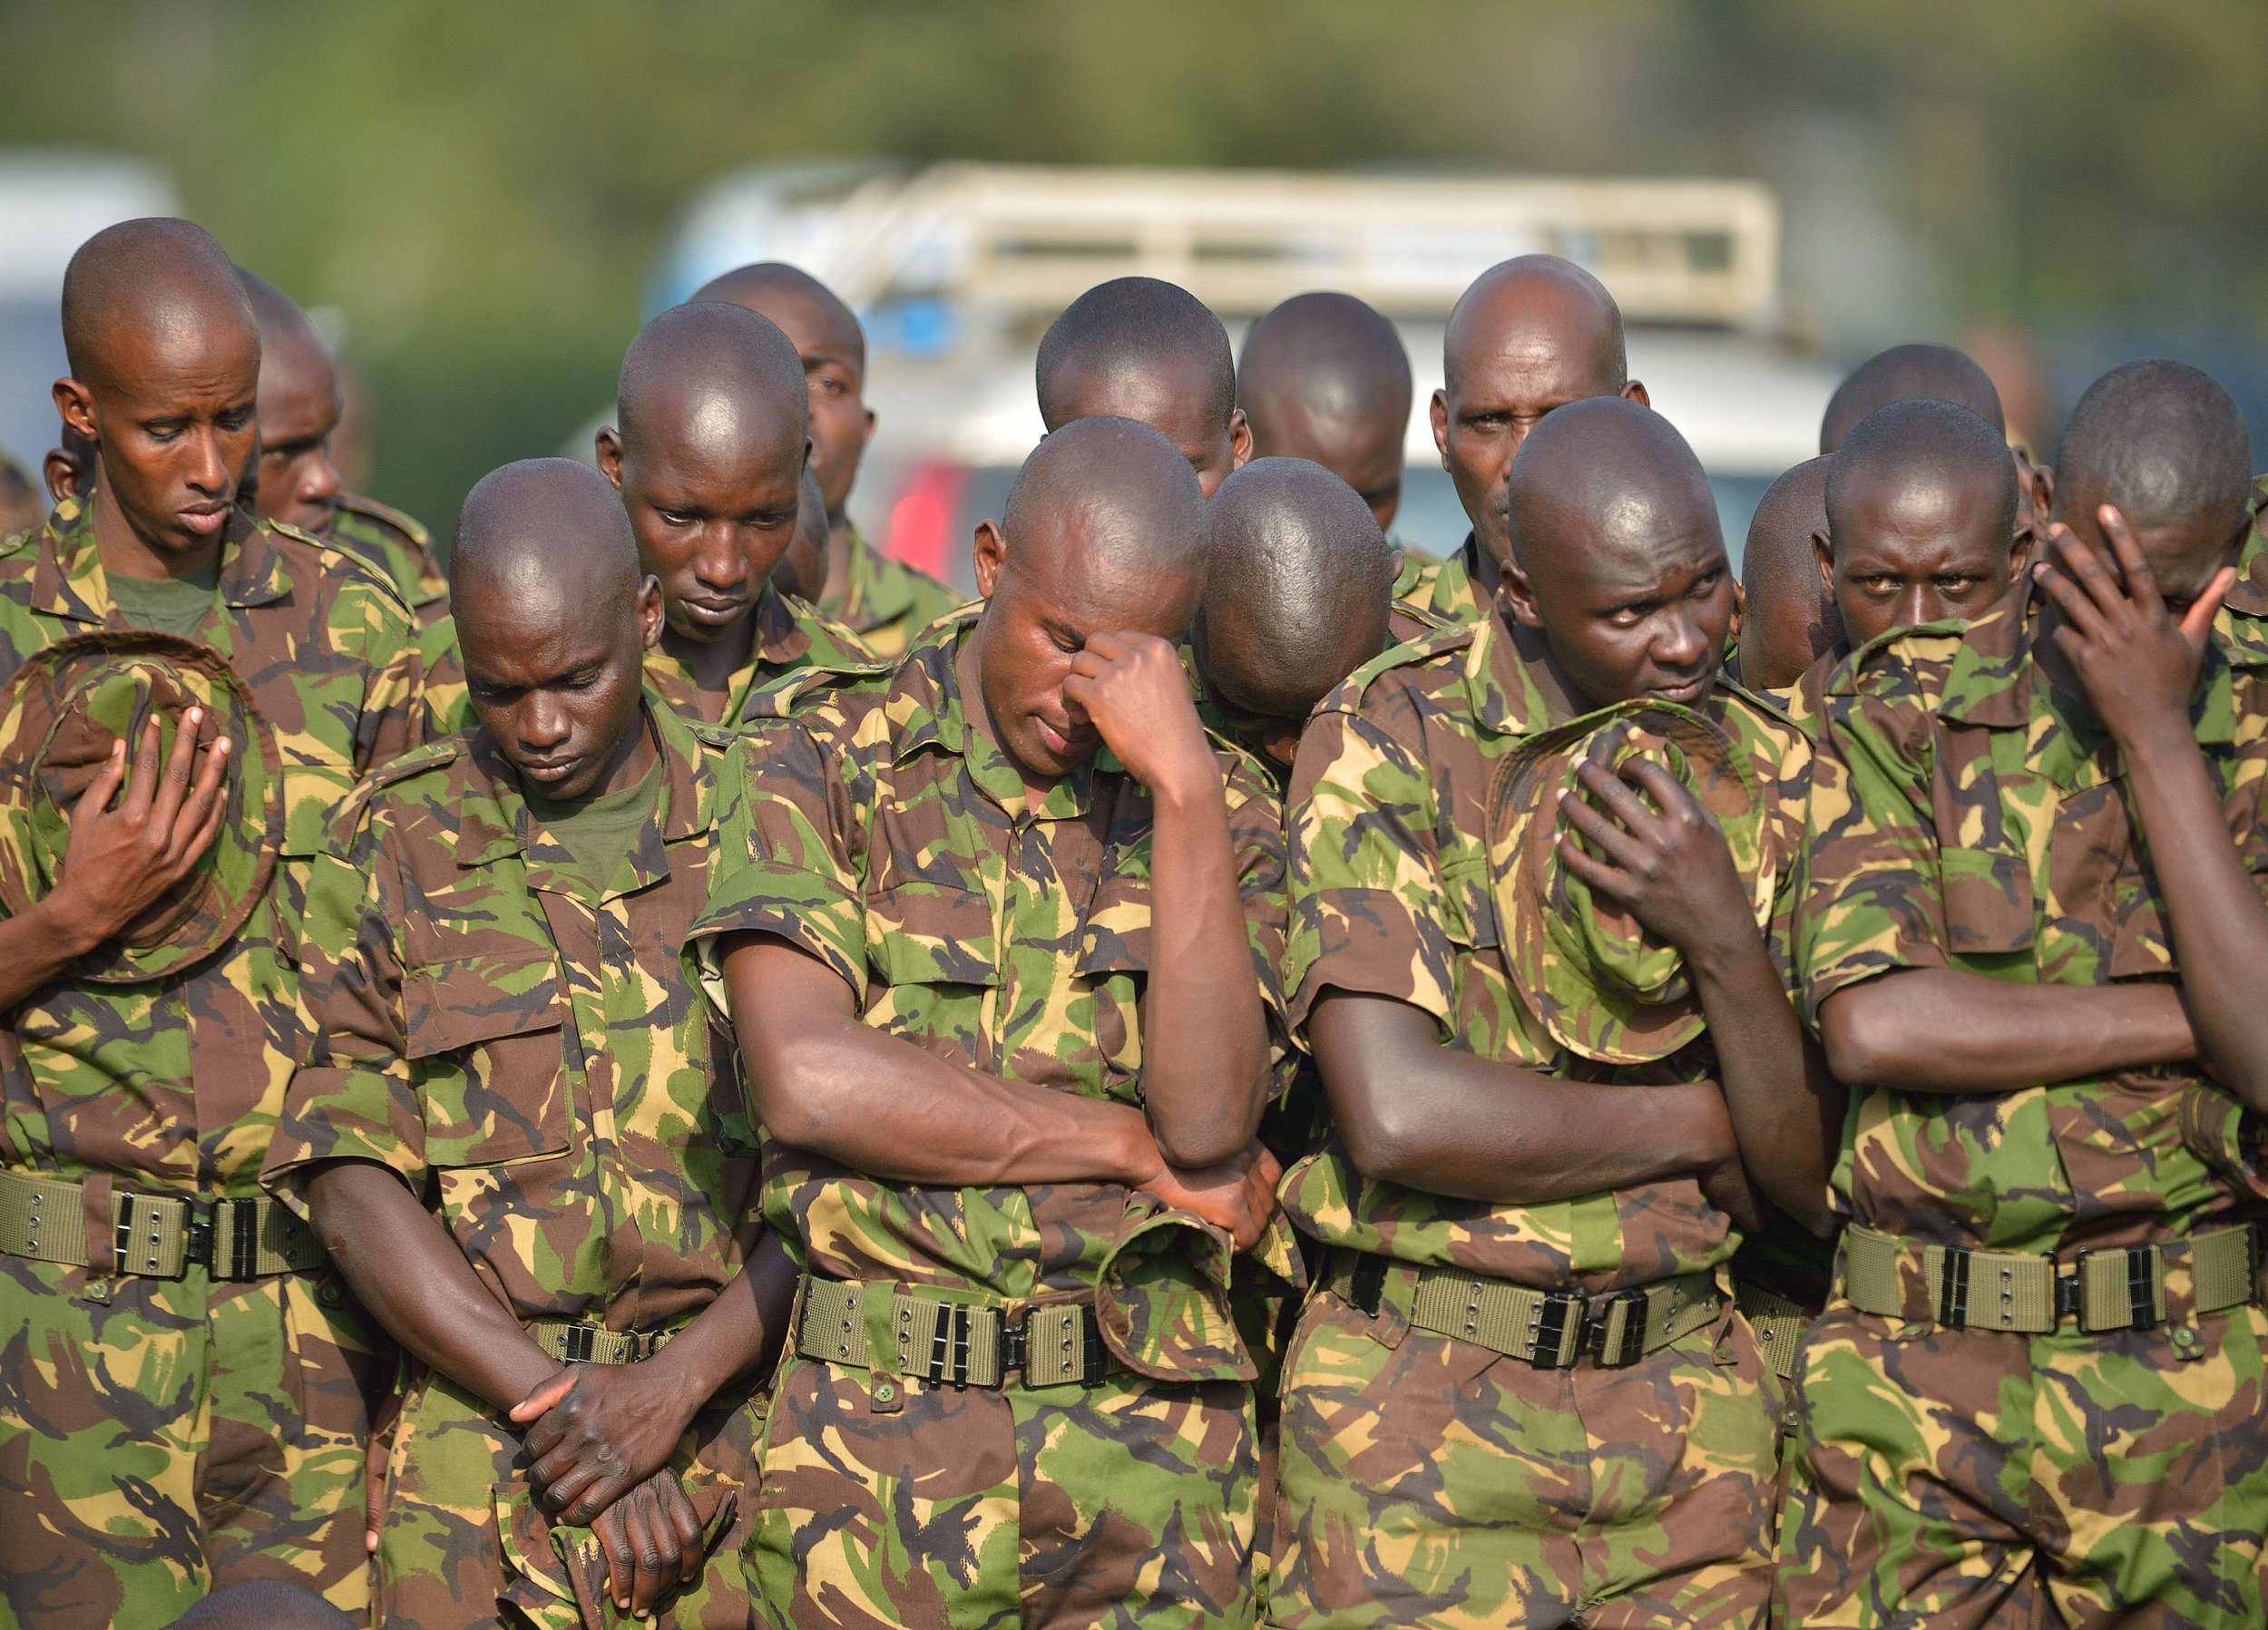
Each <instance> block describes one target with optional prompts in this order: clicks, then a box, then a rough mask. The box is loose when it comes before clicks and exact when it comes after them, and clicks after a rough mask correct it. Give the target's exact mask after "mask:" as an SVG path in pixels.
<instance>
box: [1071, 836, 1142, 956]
mask: <svg viewBox="0 0 2268 1630" xmlns="http://www.w3.org/2000/svg"><path fill="white" fill-rule="evenodd" d="M1150 901H1151V893H1150V882H1149V845H1148V844H1144V845H1143V846H1142V848H1141V850H1140V852H1139V854H1121V853H1120V852H1119V851H1118V850H1115V849H1114V850H1112V851H1111V852H1110V856H1109V858H1108V859H1107V860H1106V861H1105V862H1104V872H1103V876H1102V881H1101V882H1100V883H1097V884H1096V885H1095V897H1094V899H1093V900H1092V901H1090V903H1088V907H1087V922H1086V926H1085V927H1084V928H1083V929H1081V930H1080V938H1079V965H1078V967H1079V971H1080V972H1081V973H1142V972H1147V971H1149V946H1150Z"/></svg>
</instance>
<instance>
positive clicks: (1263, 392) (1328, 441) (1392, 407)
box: [1237, 293, 1411, 533]
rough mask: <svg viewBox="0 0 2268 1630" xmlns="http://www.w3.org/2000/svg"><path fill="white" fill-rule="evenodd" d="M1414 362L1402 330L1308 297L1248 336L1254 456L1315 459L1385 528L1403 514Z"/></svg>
mask: <svg viewBox="0 0 2268 1630" xmlns="http://www.w3.org/2000/svg"><path fill="white" fill-rule="evenodd" d="M1410 389H1411V387H1410V354H1409V352H1407V351H1406V350H1404V349H1403V346H1402V336H1401V335H1399V334H1397V333H1395V332H1394V326H1393V324H1392V323H1391V322H1389V321H1387V320H1386V318H1385V317H1382V316H1380V315H1379V314H1378V312H1377V311H1375V310H1374V309H1373V308H1372V307H1369V306H1367V305H1365V304H1364V303H1363V302H1362V301H1361V300H1358V299H1356V298H1354V296H1353V295H1351V294H1330V293H1317V294H1299V295H1294V296H1293V297H1292V298H1290V299H1288V300H1286V301H1285V302H1284V303H1283V304H1282V305H1280V306H1278V307H1276V308H1275V309H1274V310H1272V311H1270V312H1268V313H1267V314H1266V316H1265V317H1261V318H1260V320H1259V321H1258V322H1256V323H1255V324H1253V325H1252V328H1251V330H1250V332H1248V333H1247V334H1246V336H1245V348H1244V355H1243V356H1240V357H1238V358H1237V405H1238V406H1240V407H1242V408H1243V409H1244V412H1245V418H1246V422H1247V423H1248V424H1249V425H1251V427H1252V455H1253V456H1254V457H1255V458H1305V459H1313V460H1314V461H1315V463H1316V464H1321V465H1322V466H1323V467H1324V468H1325V469H1326V470H1328V471H1330V472H1331V473H1332V474H1334V475H1335V476H1337V477H1338V478H1339V479H1340V480H1341V481H1344V482H1345V483H1346V484H1347V485H1348V486H1350V487H1353V488H1354V490H1355V492H1357V493H1360V494H1361V495H1362V499H1363V502H1364V503H1366V504H1368V505H1369V506H1370V512H1371V514H1372V515H1373V516H1374V518H1375V519H1376V520H1377V522H1378V530H1379V531H1380V532H1389V533H1391V532H1393V518H1394V514H1395V512H1397V511H1399V510H1400V509H1401V507H1402V469H1403V456H1402V447H1403V438H1404V437H1405V436H1407V435H1408V434H1409V430H1410Z"/></svg>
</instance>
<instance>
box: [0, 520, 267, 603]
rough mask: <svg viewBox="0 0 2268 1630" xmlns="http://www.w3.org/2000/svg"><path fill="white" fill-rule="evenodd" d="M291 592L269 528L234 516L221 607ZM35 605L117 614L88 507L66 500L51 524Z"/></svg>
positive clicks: (35, 574) (35, 572) (43, 541)
mask: <svg viewBox="0 0 2268 1630" xmlns="http://www.w3.org/2000/svg"><path fill="white" fill-rule="evenodd" d="M285 530H289V529H285ZM293 535H294V536H297V537H304V536H305V534H304V533H298V532H295V533H293ZM310 542H311V540H310ZM290 592H291V578H290V575H289V573H288V572H287V571H285V569H284V562H283V556H282V553H281V552H280V551H279V550H278V549H277V548H276V543H275V534H274V532H272V531H271V530H270V524H269V522H264V521H256V520H254V519H253V518H252V517H251V516H249V515H248V514H246V513H245V512H243V511H242V510H240V509H231V510H230V512H229V521H228V530H227V533H226V536H225V538H224V540H223V542H222V543H221V546H220V600H221V602H222V603H223V604H224V605H230V606H239V607H241V606H264V605H270V604H273V603H274V602H275V601H277V600H282V599H283V598H284V597H285V596H287V595H288V594H289V593H290ZM31 603H32V609H33V610H34V611H44V612H46V613H47V614H48V615H50V616H53V617H63V618H67V619H69V620H72V621H73V622H85V623H97V624H99V623H102V622H103V621H105V620H108V619H109V617H110V615H111V612H112V610H113V609H114V608H115V605H116V601H115V600H113V599H112V595H111V590H110V578H109V576H108V574H106V573H105V572H104V571H103V561H102V557H101V554H100V552H99V551H98V550H97V549H96V547H95V543H94V516H93V509H92V507H91V506H90V505H89V504H87V503H85V502H83V501H82V500H80V499H76V498H66V499H64V501H63V502H62V503H58V504H57V505H56V506H55V512H54V514H52V515H50V516H49V517H48V518H47V524H46V526H45V528H44V530H43V531H42V532H41V533H40V540H39V561H38V563H37V564H36V565H35V566H34V568H33V569H32V588H31Z"/></svg>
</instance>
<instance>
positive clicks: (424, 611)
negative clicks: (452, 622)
mask: <svg viewBox="0 0 2268 1630" xmlns="http://www.w3.org/2000/svg"><path fill="white" fill-rule="evenodd" d="M237 276H238V277H240V278H242V279H243V282H244V290H245V293H247V294H248V295H249V296H250V297H251V300H252V311H253V314H254V315H255V316H257V317H259V346H260V352H259V481H258V483H256V485H257V489H258V493H259V497H258V501H257V507H258V511H259V514H260V516H261V517H262V518H263V519H265V520H269V521H281V522H286V523H288V524H289V525H292V526H296V527H298V529H299V530H300V531H301V532H312V533H314V534H315V535H316V536H318V537H323V538H329V539H331V540H333V541H334V542H339V543H343V544H345V545H346V546H347V548H349V549H351V550H353V551H356V552H357V553H358V554H360V555H361V556H362V557H363V558H364V559H366V560H367V561H371V562H372V563H374V564H375V565H376V566H378V567H379V568H380V569H381V570H382V571H384V572H385V573H386V576H387V577H388V578H389V579H390V580H391V581H392V582H393V584H394V586H395V587H396V589H398V590H399V591H401V595H402V598H403V599H404V600H406V601H408V602H409V607H410V610H411V611H412V612H413V613H414V614H415V618H416V620H417V625H418V627H419V628H420V629H426V630H429V629H431V628H432V626H433V625H434V624H435V623H436V622H438V621H439V620H441V619H442V618H444V617H446V616H447V615H448V613H449V582H448V579H447V578H445V576H443V575H442V571H441V567H440V564H439V562H438V561H435V559H434V556H433V544H432V541H431V539H430V538H429V537H428V535H427V533H426V532H425V528H424V527H423V526H421V525H419V524H418V523H417V522H415V521H413V520H412V519H410V517H408V516H407V515H405V514H403V513H402V512H400V511H399V510H394V509H388V508H387V507H386V505H385V504H382V503H378V502H377V500H376V499H375V498H365V497H364V496H362V495H361V494H360V493H349V492H347V491H345V490H344V488H343V483H341V482H340V480H339V475H338V471H337V467H336V466H334V465H333V464H332V463H331V452H330V449H331V435H332V433H333V432H334V431H336V430H337V428H338V417H339V403H340V394H339V384H338V370H337V366H336V365H335V364H334V363H333V361H332V359H331V353H330V348H329V347H328V346H326V345H325V344H324V343H323V337H322V336H321V335H320V334H318V333H317V332H316V329H315V325H314V324H313V323H311V322H309V321H308V314H307V313H306V312H304V311H302V310H300V309H299V307H298V303H297V302H296V301H294V300H293V299H292V298H291V297H290V296H289V295H288V294H286V293H284V291H283V290H282V289H280V288H277V287H276V286H275V285H274V284H273V283H270V282H269V281H268V280H267V279H266V278H260V277H256V276H254V275H253V274H252V273H250V272H248V271H246V270H244V269H243V268H241V267H240V268H237ZM433 654H434V653H432V652H431V651H428V652H427V656H428V667H429V668H430V667H431V661H430V659H431V657H432V656H433Z"/></svg>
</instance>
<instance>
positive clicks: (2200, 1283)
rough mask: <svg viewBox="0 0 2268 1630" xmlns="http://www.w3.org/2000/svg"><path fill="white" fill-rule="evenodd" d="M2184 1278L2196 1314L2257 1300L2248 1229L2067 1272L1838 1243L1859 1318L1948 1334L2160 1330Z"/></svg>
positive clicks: (2035, 1260) (2125, 1249)
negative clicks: (2074, 1327) (2176, 1279)
mask: <svg viewBox="0 0 2268 1630" xmlns="http://www.w3.org/2000/svg"><path fill="white" fill-rule="evenodd" d="M2259 1267H2260V1252H2259V1243H2258V1240H2257V1237H2256V1230H2255V1228H2254V1226H2253V1225H2251V1224H2245V1225H2240V1226H2238V1227H2234V1228H2214V1229H2210V1230H2208V1231H2206V1232H2204V1233H2203V1234H2196V1235H2191V1236H2190V1237H2189V1238H2188V1239H2185V1240H2169V1241H2166V1242H2165V1243H2164V1244H2153V1245H2115V1246H2112V1247H2110V1248H2108V1249H2106V1250H2098V1251H2082V1252H2081V1253H2079V1254H2078V1255H2077V1257H2076V1258H2074V1259H2073V1261H2072V1263H2071V1265H2070V1266H2068V1267H2065V1266H2063V1265H2062V1264H2058V1262H2057V1261H2056V1259H2055V1258H2054V1257H2052V1256H2041V1255H2036V1254H2032V1253H2030V1252H2022V1251H1970V1250H1964V1249H1962V1248H1961V1247H1960V1246H1958V1245H1935V1244H1923V1243H1921V1241H1919V1240H1901V1239H1893V1238H1892V1237H1891V1236H1890V1235H1886V1234H1876V1233H1874V1232H1872V1230H1870V1229H1866V1228H1861V1227H1858V1226H1856V1225H1853V1226H1852V1227H1851V1228H1849V1229H1848V1230H1846V1231H1845V1232H1844V1234H1843V1295H1844V1297H1845V1298H1846V1299H1847V1300H1848V1301H1849V1302H1850V1303H1851V1305H1852V1306H1853V1307H1855V1308H1857V1309H1858V1310H1859V1311H1860V1312H1861V1313H1874V1314H1876V1315H1878V1316H1880V1317H1882V1318H1886V1319H1911V1320H1920V1321H1922V1322H1925V1323H1935V1324H1940V1325H1943V1326H1945V1327H1947V1328H1950V1329H1954V1330H2003V1331H2014V1332H2019V1333H2022V1334H2027V1335H2045V1334H2046V1333H2047V1332H2049V1331H2051V1330H2054V1329H2055V1328H2056V1327H2057V1326H2058V1324H2060V1323H2063V1321H2064V1320H2066V1319H2077V1321H2078V1326H2079V1328H2080V1329H2081V1330H2083V1331H2086V1332H2089V1333H2090V1334H2091V1333H2093V1332H2098V1331H2106V1330H2147V1329H2150V1328H2151V1327H2153V1326H2155V1325H2158V1324H2163V1323H2165V1317H2166V1295H2165V1292H2166V1279H2167V1274H2168V1271H2169V1270H2174V1271H2179V1270H2180V1269H2182V1268H2186V1269H2187V1270H2188V1274H2189V1277H2190V1286H2191V1289H2190V1299H2191V1302H2192V1303H2193V1304H2194V1305H2195V1309H2196V1311H2197V1312H2198V1313H2219V1312H2220V1311H2222V1310H2223V1309H2224V1308H2231V1307H2237V1306H2241V1305H2242V1304H2244V1303H2248V1302H2254V1301H2257V1300H2259V1290H2258V1275H2259Z"/></svg>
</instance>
